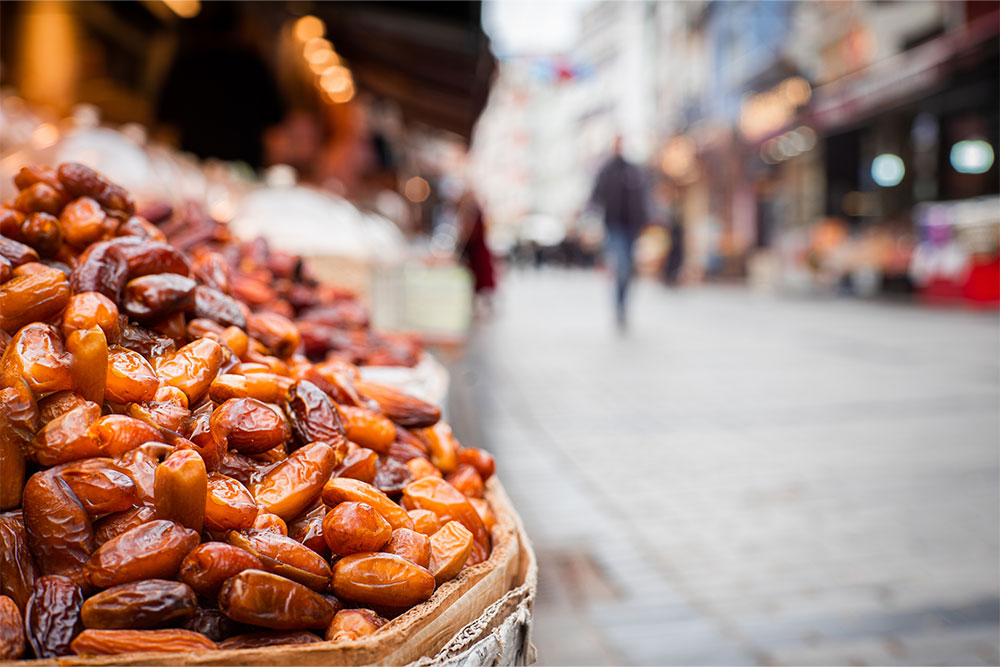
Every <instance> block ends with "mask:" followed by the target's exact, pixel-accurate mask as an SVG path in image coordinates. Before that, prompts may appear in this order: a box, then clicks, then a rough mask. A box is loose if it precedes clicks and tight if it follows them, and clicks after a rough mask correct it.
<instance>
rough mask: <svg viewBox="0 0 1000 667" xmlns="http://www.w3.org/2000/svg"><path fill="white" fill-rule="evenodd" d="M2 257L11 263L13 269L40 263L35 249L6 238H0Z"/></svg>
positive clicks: (0, 255) (0, 254) (0, 253)
mask: <svg viewBox="0 0 1000 667" xmlns="http://www.w3.org/2000/svg"><path fill="white" fill-rule="evenodd" d="M0 257H3V258H4V259H6V260H7V261H8V262H10V264H11V266H12V267H18V266H21V265H22V264H27V263H28V262H37V261H38V253H37V252H35V249H34V248H32V247H31V246H29V245H25V244H24V243H21V242H20V241H15V240H14V239H11V238H7V237H6V236H0Z"/></svg>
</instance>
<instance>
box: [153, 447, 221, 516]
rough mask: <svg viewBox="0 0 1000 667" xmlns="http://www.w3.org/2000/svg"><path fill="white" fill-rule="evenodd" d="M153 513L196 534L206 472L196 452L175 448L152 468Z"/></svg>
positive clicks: (202, 512)
mask: <svg viewBox="0 0 1000 667" xmlns="http://www.w3.org/2000/svg"><path fill="white" fill-rule="evenodd" d="M153 489H154V497H155V498H156V513H157V516H159V517H160V518H161V519H168V520H171V521H176V522H177V523H179V524H181V525H182V526H186V527H188V528H190V529H192V530H193V531H195V532H196V533H200V532H201V529H202V527H204V525H205V510H206V507H207V502H208V473H207V471H206V470H205V461H204V460H203V459H202V458H201V455H200V454H198V452H196V451H194V450H191V449H179V450H177V451H175V452H174V453H173V454H171V455H170V456H168V457H167V459H166V460H165V461H164V462H163V463H161V464H160V465H158V466H157V467H156V479H155V482H154V486H153Z"/></svg>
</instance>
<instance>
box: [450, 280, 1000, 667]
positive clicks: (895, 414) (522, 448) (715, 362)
mask: <svg viewBox="0 0 1000 667" xmlns="http://www.w3.org/2000/svg"><path fill="white" fill-rule="evenodd" d="M632 307H633V315H634V317H633V321H632V326H631V328H630V329H629V331H628V332H627V333H625V334H624V335H619V334H617V333H616V331H615V329H614V328H613V326H612V324H611V323H612V314H611V304H610V287H609V285H608V284H607V282H606V280H605V278H604V277H603V276H601V275H600V274H594V273H582V272H562V271H554V270H553V271H543V272H541V273H527V274H514V275H511V276H508V279H507V282H506V283H505V285H504V291H503V293H502V294H501V295H500V299H499V308H498V312H497V315H496V317H495V318H494V319H493V320H492V321H491V322H489V323H487V324H484V325H482V326H480V327H479V328H478V330H477V331H476V333H475V335H474V337H473V340H472V342H471V344H470V347H469V350H468V352H467V354H466V355H465V357H464V358H463V359H461V360H458V361H457V362H455V363H454V364H453V365H452V373H453V376H452V389H451V403H450V406H449V408H450V413H451V418H452V420H453V422H454V423H455V428H456V431H457V432H458V434H459V435H460V437H461V438H462V439H463V441H465V442H467V443H469V444H472V443H478V444H482V445H483V446H485V447H487V448H489V449H491V450H492V451H493V452H494V453H495V454H496V456H497V460H498V466H499V472H500V474H501V475H502V478H503V480H504V483H505V485H506V486H507V489H508V491H509V493H510V495H511V496H512V498H513V500H514V502H515V504H516V505H517V506H518V508H519V510H520V512H521V514H522V515H523V517H524V520H525V524H526V526H527V529H528V532H529V533H530V535H531V537H532V539H533V541H534V545H535V548H536V551H537V553H538V556H539V563H540V567H541V574H540V579H541V580H540V584H539V597H538V601H537V603H536V607H535V614H536V617H535V618H536V621H535V643H536V646H537V647H538V654H539V662H540V664H608V663H614V664H665V665H668V664H670V665H672V664H712V665H740V664H765V665H771V664H804V665H808V664H817V665H822V664H838V665H840V664H843V665H848V664H850V665H862V664H871V665H875V664H907V665H910V664H994V665H995V664H997V663H998V662H1000V654H998V651H1000V633H998V627H1000V574H998V567H1000V566H998V563H1000V553H998V552H1000V538H998V532H1000V491H998V476H1000V407H998V406H1000V359H998V343H1000V321H998V319H997V317H996V316H994V315H990V314H980V313H970V312H964V311H951V310H933V309H927V308H921V307H916V306H908V305H907V306H901V305H893V304H885V303H864V302H858V301H849V300H832V299H831V300H820V301H817V300H808V301H802V300H794V299H780V298H771V297H765V296H762V295H756V294H754V293H753V292H750V291H748V290H743V289H740V288H698V289H690V290H682V291H669V290H665V289H663V288H661V287H660V286H658V285H653V284H640V285H638V286H637V288H636V291H635V294H634V300H633V303H632Z"/></svg>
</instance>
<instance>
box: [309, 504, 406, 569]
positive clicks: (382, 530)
mask: <svg viewBox="0 0 1000 667" xmlns="http://www.w3.org/2000/svg"><path fill="white" fill-rule="evenodd" d="M392 532H393V531H392V526H390V525H389V522H388V521H386V520H385V519H383V518H382V515H381V514H379V513H378V512H377V511H375V509H374V508H373V507H372V506H371V505H369V504H368V503H357V502H346V503H340V504H339V505H337V506H336V507H334V508H333V509H332V510H330V512H329V513H328V514H327V515H326V517H324V519H323V537H324V539H326V543H327V545H329V547H330V551H331V553H333V554H335V555H338V556H345V555H348V554H356V553H362V552H368V551H378V550H379V549H381V548H382V547H384V546H385V545H386V543H387V542H388V541H389V539H390V538H391V537H392Z"/></svg>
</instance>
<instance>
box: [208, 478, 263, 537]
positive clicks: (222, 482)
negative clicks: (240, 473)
mask: <svg viewBox="0 0 1000 667" xmlns="http://www.w3.org/2000/svg"><path fill="white" fill-rule="evenodd" d="M259 511H260V510H259V508H258V507H257V503H256V502H255V501H254V497H253V496H252V495H251V494H250V491H248V490H247V488H246V487H245V486H243V485H242V484H241V483H240V482H238V481H237V480H235V479H233V478H232V477H226V476H225V475H222V474H220V473H217V472H213V473H209V474H208V495H207V498H206V504H205V527H206V528H208V529H209V530H223V531H225V530H248V529H250V528H251V527H253V522H254V520H255V519H256V518H257V513H258V512H259Z"/></svg>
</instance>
